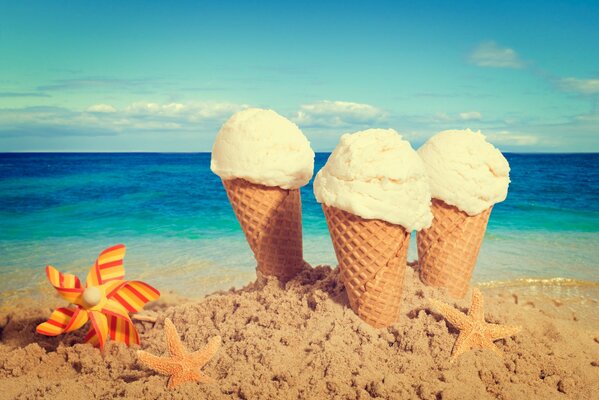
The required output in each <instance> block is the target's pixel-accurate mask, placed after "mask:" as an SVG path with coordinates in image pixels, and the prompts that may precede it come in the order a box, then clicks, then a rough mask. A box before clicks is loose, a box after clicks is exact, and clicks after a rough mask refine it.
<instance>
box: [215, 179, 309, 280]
mask: <svg viewBox="0 0 599 400" xmlns="http://www.w3.org/2000/svg"><path fill="white" fill-rule="evenodd" d="M223 185H224V187H225V189H226V191H227V196H228V197H229V201H230V202H231V205H232V206H233V210H234V211H235V215H236V216H237V219H238V220H239V223H240V225H241V228H242V229H243V232H244V233H245V237H246V239H247V241H248V243H249V245H250V248H251V249H252V251H253V252H254V256H255V257H256V261H257V263H258V266H257V270H258V272H259V273H261V274H263V275H274V276H276V277H278V278H279V279H280V280H282V281H287V280H289V279H291V278H292V277H294V276H295V275H296V274H297V273H298V272H299V271H301V270H302V268H303V266H304V259H303V252H302V206H301V198H300V191H299V189H281V188H280V187H277V186H264V185H258V184H255V183H251V182H249V181H247V180H245V179H231V180H223Z"/></svg>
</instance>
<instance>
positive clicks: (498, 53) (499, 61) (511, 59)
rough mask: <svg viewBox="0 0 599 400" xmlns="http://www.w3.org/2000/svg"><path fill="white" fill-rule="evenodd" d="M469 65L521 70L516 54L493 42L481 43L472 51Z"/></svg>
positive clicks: (521, 64) (521, 63)
mask: <svg viewBox="0 0 599 400" xmlns="http://www.w3.org/2000/svg"><path fill="white" fill-rule="evenodd" d="M469 61H470V63H472V64H474V65H477V66H479V67H487V68H523V67H524V62H522V60H520V57H519V56H518V53H516V51H515V50H513V49H510V48H509V47H501V46H499V45H498V44H497V43H495V42H493V41H488V42H483V43H481V44H480V45H479V46H478V47H477V48H475V49H474V51H472V53H471V54H470V56H469Z"/></svg>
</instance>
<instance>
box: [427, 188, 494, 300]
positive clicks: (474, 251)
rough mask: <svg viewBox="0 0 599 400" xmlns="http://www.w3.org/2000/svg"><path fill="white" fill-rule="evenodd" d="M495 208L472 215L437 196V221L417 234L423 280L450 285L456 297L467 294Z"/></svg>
mask: <svg viewBox="0 0 599 400" xmlns="http://www.w3.org/2000/svg"><path fill="white" fill-rule="evenodd" d="M492 208H493V207H489V208H488V209H487V210H485V211H483V212H482V213H480V214H478V215H475V216H470V215H468V214H466V213H465V212H463V211H460V210H459V209H458V208H456V207H454V206H450V205H448V204H446V203H445V202H443V201H441V200H438V199H433V202H432V207H431V211H432V213H433V224H432V225H431V227H430V228H428V229H423V230H421V231H420V232H418V233H417V235H416V242H417V245H418V264H419V266H420V279H421V280H422V282H424V283H425V284H427V285H429V286H435V287H443V288H446V289H447V291H448V292H449V294H450V295H452V296H453V297H456V298H460V299H461V298H463V297H464V295H465V294H466V292H467V291H468V285H469V284H470V278H471V277H472V271H473V270H474V267H475V266H476V259H477V258H478V253H479V250H480V246H481V244H482V242H483V238H484V236H485V230H486V229H487V223H488V222H489V216H490V215H491V209H492Z"/></svg>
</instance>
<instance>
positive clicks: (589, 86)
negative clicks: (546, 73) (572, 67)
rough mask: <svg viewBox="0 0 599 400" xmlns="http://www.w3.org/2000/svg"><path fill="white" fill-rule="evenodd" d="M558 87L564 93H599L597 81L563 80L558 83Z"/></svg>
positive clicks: (598, 80) (598, 81) (598, 82)
mask: <svg viewBox="0 0 599 400" xmlns="http://www.w3.org/2000/svg"><path fill="white" fill-rule="evenodd" d="M558 85H559V87H560V88H561V89H562V90H565V91H566V92H576V93H580V94H597V93H599V79H578V78H563V79H561V80H560V81H559V82H558Z"/></svg>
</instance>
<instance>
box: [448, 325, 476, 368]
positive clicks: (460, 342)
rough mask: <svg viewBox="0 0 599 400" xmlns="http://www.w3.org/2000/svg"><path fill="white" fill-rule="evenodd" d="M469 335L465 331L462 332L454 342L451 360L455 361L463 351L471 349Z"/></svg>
mask: <svg viewBox="0 0 599 400" xmlns="http://www.w3.org/2000/svg"><path fill="white" fill-rule="evenodd" d="M467 338H468V335H467V334H466V333H465V332H460V334H459V336H458V338H457V340H456V341H455V343H454V344H453V349H452V350H451V362H452V363H453V362H454V361H455V360H457V358H458V357H459V356H461V355H462V354H463V353H465V352H467V351H468V350H470V348H471V347H470V345H469V344H468V340H467Z"/></svg>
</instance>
